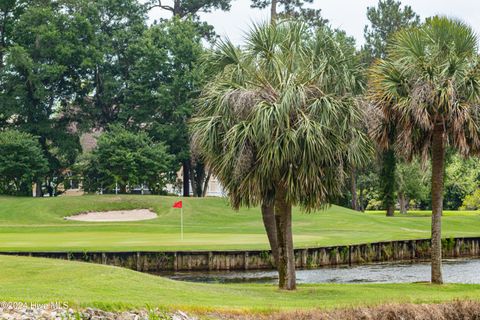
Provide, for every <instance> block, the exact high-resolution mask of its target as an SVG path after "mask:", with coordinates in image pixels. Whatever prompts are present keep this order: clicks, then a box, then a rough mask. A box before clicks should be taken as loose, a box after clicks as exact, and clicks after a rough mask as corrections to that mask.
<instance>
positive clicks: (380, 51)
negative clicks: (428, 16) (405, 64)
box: [363, 0, 420, 58]
mask: <svg viewBox="0 0 480 320" xmlns="http://www.w3.org/2000/svg"><path fill="white" fill-rule="evenodd" d="M367 18H368V20H369V21H370V26H365V29H364V37H365V45H364V47H363V49H364V50H365V51H366V52H367V53H368V56H369V57H371V58H384V57H385V55H386V52H387V44H388V42H389V41H390V38H391V37H392V36H393V35H394V34H395V33H396V32H397V31H400V30H401V29H403V28H405V27H413V26H418V25H419V24H420V17H419V16H418V15H417V14H416V13H415V12H414V11H413V9H412V7H410V6H404V7H403V8H402V3H401V2H400V1H395V0H380V1H378V5H377V7H368V8H367Z"/></svg>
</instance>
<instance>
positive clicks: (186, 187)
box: [183, 159, 190, 197]
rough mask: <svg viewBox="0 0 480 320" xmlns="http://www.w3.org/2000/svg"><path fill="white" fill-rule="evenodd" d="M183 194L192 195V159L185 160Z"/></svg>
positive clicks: (185, 195)
mask: <svg viewBox="0 0 480 320" xmlns="http://www.w3.org/2000/svg"><path fill="white" fill-rule="evenodd" d="M183 196H184V197H190V159H187V160H185V161H184V162H183Z"/></svg>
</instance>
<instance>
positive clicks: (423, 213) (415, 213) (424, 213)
mask: <svg viewBox="0 0 480 320" xmlns="http://www.w3.org/2000/svg"><path fill="white" fill-rule="evenodd" d="M365 213H368V214H373V215H379V216H384V215H385V211H382V210H367V211H365ZM478 215H480V211H478V210H444V211H443V216H444V217H453V216H456V217H460V216H478ZM431 216H432V211H430V210H409V211H408V212H407V213H406V214H401V213H400V212H399V211H395V217H431Z"/></svg>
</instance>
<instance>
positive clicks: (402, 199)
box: [398, 192, 408, 214]
mask: <svg viewBox="0 0 480 320" xmlns="http://www.w3.org/2000/svg"><path fill="white" fill-rule="evenodd" d="M398 203H399V205H400V213H401V214H407V203H408V201H407V197H406V196H405V193H403V192H399V193H398Z"/></svg>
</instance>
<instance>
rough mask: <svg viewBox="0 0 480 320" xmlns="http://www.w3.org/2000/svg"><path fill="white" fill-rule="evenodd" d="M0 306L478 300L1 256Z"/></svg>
mask: <svg viewBox="0 0 480 320" xmlns="http://www.w3.org/2000/svg"><path fill="white" fill-rule="evenodd" d="M0 270H2V272H1V273H0V300H2V301H17V302H20V301H21V302H35V303H48V302H67V303H69V304H70V305H71V306H79V307H87V306H88V307H99V308H103V309H129V308H142V307H145V306H150V307H160V308H167V309H182V310H187V311H207V310H212V309H215V310H217V311H218V310H226V311H232V310H240V311H247V312H252V311H257V312H261V311H274V310H291V309H314V308H315V309H316V308H322V309H323V308H333V307H347V306H356V305H375V304H382V303H387V302H388V303H390V302H413V303H427V302H440V301H448V300H452V299H470V300H472V299H473V300H480V285H461V284H448V285H443V286H434V285H430V284H348V285H345V284H341V285H336V284H324V285H323V284H322V285H302V286H300V287H299V289H298V290H297V291H295V292H282V291H279V290H278V289H276V288H275V286H273V285H260V284H254V285H252V284H248V285H245V284H235V285H224V284H201V283H188V282H178V281H173V280H168V279H165V278H161V277H157V276H153V275H148V274H142V273H139V272H135V271H131V270H127V269H122V268H117V267H110V266H103V265H95V264H88V263H81V262H71V261H63V260H49V259H41V258H28V257H10V256H0Z"/></svg>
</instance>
